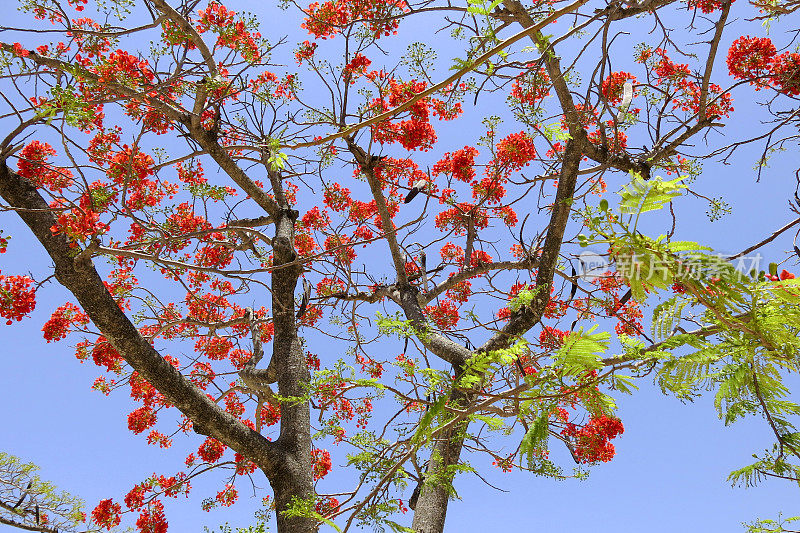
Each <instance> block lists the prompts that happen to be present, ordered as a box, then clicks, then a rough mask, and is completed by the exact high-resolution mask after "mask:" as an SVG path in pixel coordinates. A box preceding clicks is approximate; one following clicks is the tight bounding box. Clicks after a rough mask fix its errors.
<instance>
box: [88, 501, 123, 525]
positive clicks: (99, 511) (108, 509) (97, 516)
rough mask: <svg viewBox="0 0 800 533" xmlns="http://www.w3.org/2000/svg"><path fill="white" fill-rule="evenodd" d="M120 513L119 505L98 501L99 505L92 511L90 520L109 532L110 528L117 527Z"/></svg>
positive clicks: (112, 502)
mask: <svg viewBox="0 0 800 533" xmlns="http://www.w3.org/2000/svg"><path fill="white" fill-rule="evenodd" d="M121 511H122V507H121V506H120V504H118V503H114V501H113V500H111V499H108V500H100V503H98V504H97V507H95V508H94V511H92V520H93V521H94V523H95V524H97V525H98V526H100V527H104V528H106V529H108V530H111V528H112V527H115V526H118V525H119V523H120V516H119V514H120V512H121Z"/></svg>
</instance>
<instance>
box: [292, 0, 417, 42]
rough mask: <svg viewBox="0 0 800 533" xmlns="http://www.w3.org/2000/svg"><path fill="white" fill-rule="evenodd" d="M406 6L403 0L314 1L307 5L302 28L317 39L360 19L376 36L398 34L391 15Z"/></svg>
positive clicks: (335, 32)
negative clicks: (306, 14) (321, 2)
mask: <svg viewBox="0 0 800 533" xmlns="http://www.w3.org/2000/svg"><path fill="white" fill-rule="evenodd" d="M406 9H407V7H406V3H405V2H403V1H402V0H389V1H384V0H328V1H327V2H325V3H323V4H322V5H320V4H319V2H314V3H313V4H311V5H310V6H308V10H307V12H308V17H306V19H305V21H304V22H303V24H302V25H301V27H302V28H304V29H307V30H308V33H310V34H312V35H313V36H314V38H316V39H327V38H328V37H335V36H336V34H337V33H339V32H341V31H343V30H344V29H345V27H347V26H348V25H350V24H351V23H355V22H361V23H362V24H363V25H364V26H366V27H367V28H369V30H370V31H371V32H372V34H373V36H374V37H375V38H376V39H377V38H380V37H381V35H391V34H393V33H397V27H398V20H397V19H396V18H394V15H396V14H397V13H399V12H403V11H405V10H406Z"/></svg>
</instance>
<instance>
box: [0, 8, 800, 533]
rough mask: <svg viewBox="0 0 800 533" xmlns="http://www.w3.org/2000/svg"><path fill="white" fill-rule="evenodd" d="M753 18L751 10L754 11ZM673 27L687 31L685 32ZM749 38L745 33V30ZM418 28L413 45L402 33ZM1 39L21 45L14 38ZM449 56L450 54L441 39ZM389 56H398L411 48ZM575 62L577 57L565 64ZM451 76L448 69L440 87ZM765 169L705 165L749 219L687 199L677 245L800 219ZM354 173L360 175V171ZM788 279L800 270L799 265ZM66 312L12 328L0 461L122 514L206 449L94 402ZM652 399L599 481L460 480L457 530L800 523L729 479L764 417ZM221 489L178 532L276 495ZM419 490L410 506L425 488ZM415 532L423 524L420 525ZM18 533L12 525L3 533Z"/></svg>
mask: <svg viewBox="0 0 800 533" xmlns="http://www.w3.org/2000/svg"><path fill="white" fill-rule="evenodd" d="M741 4H742V6H743V5H744V2H743V1H742V2H741ZM228 5H229V7H231V8H233V9H240V8H242V7H243V6H246V8H247V9H250V10H253V11H256V8H255V7H254V6H253V5H251V4H250V3H249V2H247V3H245V2H230V3H229V4H228ZM256 12H257V11H256ZM671 13H672V15H671V16H672V17H677V16H683V17H685V16H686V12H685V11H681V12H680V13H677V12H675V11H673V12H671ZM735 14H737V15H738V17H739V20H738V21H737V22H736V23H735V24H734V25H733V27H732V29H731V30H730V31H729V32H728V33H727V37H726V38H725V39H724V40H723V46H722V47H721V50H723V52H721V53H720V56H719V58H718V66H717V73H718V78H719V79H720V80H721V81H723V82H724V81H727V77H726V76H725V75H724V72H725V67H724V58H725V54H724V51H725V50H727V47H728V45H729V44H730V42H731V41H732V40H733V39H734V38H735V37H737V36H738V35H740V34H742V33H745V32H748V33H750V34H754V35H755V34H758V35H761V34H762V33H758V32H759V31H761V32H763V30H761V29H759V26H758V24H757V23H745V21H744V20H743V19H744V18H745V16H746V15H747V14H748V13H746V10H743V13H741V14H739V13H736V12H735ZM274 17H281V21H282V24H280V28H279V29H280V30H281V31H287V29H291V31H292V33H290V38H289V43H290V46H286V47H284V48H283V49H282V51H280V52H279V54H284V57H285V60H284V61H283V62H284V63H287V64H290V65H291V64H292V63H293V57H292V56H290V55H289V52H290V49H291V48H292V46H293V44H294V43H295V42H297V41H302V40H305V39H306V38H308V36H306V35H304V32H303V31H302V30H299V29H297V30H296V31H295V30H294V29H293V28H299V24H298V19H297V17H294V16H291V15H288V14H286V13H283V12H277V11H274V10H272V11H270V12H269V13H265V14H263V16H262V21H268V20H270V19H271V18H274ZM792 20H793V19H789V22H792ZM668 21H671V22H672V23H673V24H675V23H676V21H677V18H673V19H668ZM795 25H796V24H795ZM739 28H742V30H741V31H738V29H739ZM403 29H405V30H406V31H409V28H403V27H402V26H401V30H403ZM647 29H649V26H648V28H647ZM262 31H263V32H264V34H265V35H266V36H268V37H271V38H272V37H277V36H278V35H276V34H273V33H272V32H273V29H272V27H271V25H270V24H268V23H266V22H265V23H264V25H263V27H262ZM629 31H631V33H632V35H631V36H630V37H629V40H630V42H631V47H632V45H633V44H634V43H635V42H639V41H645V40H647V36H646V35H645V34H644V33H643V32H644V31H645V30H644V29H642V28H641V27H640V26H639V25H638V23H637V24H634V25H632V26H631V27H630V28H629ZM773 36H774V37H775V38H776V39H781V38H783V36H782V34H781V33H780V28H777V27H776V28H773ZM429 37H430V28H425V27H421V26H415V27H414V29H413V30H411V31H410V33H409V34H407V35H406V38H408V39H412V40H413V39H420V40H428V42H430V40H429ZM0 38H2V39H3V40H10V39H9V38H8V37H6V36H5V35H0ZM13 40H17V39H16V38H15V39H13ZM13 40H12V42H13ZM695 40H699V39H695ZM438 42H439V41H437V44H438ZM441 42H442V43H447V42H449V41H445V40H444V39H442V40H441ZM336 44H337V43H336V41H335V40H334V41H332V42H328V43H325V42H323V43H322V44H321V46H331V47H335V46H336ZM339 44H341V43H339ZM381 44H384V43H383V42H382V43H381ZM387 46H389V48H387V49H388V50H389V52H390V55H391V54H394V53H395V52H397V51H398V50H400V49H401V48H400V47H397V49H395V48H394V47H393V46H394V45H389V44H387ZM569 52H570V50H569V48H567V49H565V51H564V52H562V54H565V55H566V54H568V53H569ZM456 55H458V52H457V51H456V50H452V53H450V51H448V50H446V49H445V50H442V51H441V52H440V59H443V60H445V61H447V60H448V59H449V58H450V57H455V56H456ZM630 55H632V52H631V54H630ZM275 59H276V60H278V59H279V57H276V58H275ZM618 61H619V64H618V65H617V66H616V68H621V67H622V66H623V65H627V66H630V59H629V58H628V59H625V58H622V57H620V58H619V59H618ZM377 63H378V62H377V61H376V63H375V64H377ZM375 64H374V65H373V66H375ZM445 70H446V69H445ZM443 74H444V71H443V70H440V71H439V76H442V75H443ZM439 76H437V77H439ZM753 94H754V93H753V92H752V91H750V89H749V88H746V87H745V88H743V89H742V90H739V91H738V92H734V106H735V108H736V111H735V112H734V113H733V115H732V118H731V120H730V122H729V124H728V126H726V128H724V130H723V132H724V134H727V135H730V136H740V135H741V134H742V133H743V131H750V130H755V128H754V124H755V123H756V122H757V121H758V120H759V119H760V117H761V116H763V114H762V110H761V109H760V108H759V107H758V105H756V104H755V103H754V102H753V101H752V100H751V98H752V97H753ZM495 112H499V111H495ZM470 113H472V114H473V116H472V118H471V119H470V120H471V121H472V122H471V123H472V124H473V126H474V127H475V128H479V126H478V122H477V119H478V118H479V115H481V114H485V113H486V111H485V108H479V109H477V110H474V112H473V110H471V109H468V113H467V115H470ZM468 124H469V122H468ZM507 126H508V128H510V131H518V129H519V128H517V129H516V130H515V129H514V127H515V125H513V124H511V123H510V121H509V124H508V125H507ZM439 131H440V138H442V139H443V143H442V144H443V145H445V144H446V146H443V147H442V149H441V151H445V150H452V149H454V148H459V147H461V146H463V145H464V144H467V143H474V140H475V137H477V135H472V133H470V134H469V135H468V136H465V135H464V132H465V131H468V130H466V129H465V128H464V126H463V123H456V124H453V125H447V126H443V127H442V128H440V129H439ZM475 131H480V130H477V129H476V130H475ZM728 132H730V133H728ZM462 137H463V139H462ZM631 138H632V140H631V144H632V145H636V146H639V145H641V144H643V143H647V144H649V142H648V140H647V139H641V140H639V139H638V138H636V137H635V136H633V135H632V136H631ZM721 140H724V139H722V138H721V137H720V136H717V135H712V136H711V137H710V142H711V143H712V145H714V144H716V143H719V142H721ZM159 141H161V139H159ZM793 149H794V148H793ZM437 153H438V148H437V151H434V152H433V153H430V154H426V155H424V156H423V157H422V158H421V161H422V162H423V164H425V163H426V162H427V161H428V160H429V161H433V160H435V159H436V156H437ZM759 155H760V146H749V147H745V149H743V150H742V151H740V152H738V153H737V154H736V155H735V157H733V158H732V160H731V164H729V165H727V166H722V165H720V164H718V163H716V162H709V163H707V164H706V166H705V169H704V172H703V174H702V175H701V177H700V178H699V179H698V180H697V182H696V184H695V186H694V187H696V189H697V190H698V191H699V192H701V193H703V194H705V195H707V196H714V197H716V196H724V198H725V200H726V201H727V202H728V203H729V204H731V205H732V206H733V208H734V211H733V213H732V214H731V215H728V216H726V217H725V218H723V219H722V220H720V221H716V222H709V220H708V218H707V217H706V216H705V213H704V211H705V209H706V206H705V205H704V204H703V202H702V201H700V200H695V199H682V200H681V201H680V202H678V204H677V205H676V214H677V215H678V221H679V222H678V227H677V232H676V239H686V240H695V241H699V242H702V243H704V244H708V245H711V246H713V247H714V248H715V249H716V250H718V251H720V252H722V253H733V252H738V251H739V250H741V249H744V248H746V247H747V246H748V245H750V244H752V243H754V242H757V241H758V240H760V239H762V238H764V237H766V236H767V235H769V234H770V233H771V232H772V231H774V230H775V229H777V228H778V227H780V226H782V225H783V224H785V223H786V222H788V221H790V220H791V219H792V218H793V217H792V214H791V213H790V212H789V211H788V209H787V207H786V200H787V199H788V198H790V197H791V194H792V192H793V191H794V176H793V175H794V170H795V168H796V167H797V163H798V158H797V156H796V152H793V153H792V152H789V153H788V154H784V155H783V156H782V158H780V157H779V158H776V159H775V162H774V164H773V165H772V166H771V168H769V169H768V170H767V171H766V172H765V173H764V175H763V177H762V179H761V181H760V183H756V174H755V172H754V171H753V164H754V162H755V160H756V158H757V157H758V156H759ZM343 175H347V176H349V170H348V171H347V173H346V174H343ZM624 179H625V176H623V175H619V174H618V175H614V176H613V177H611V176H609V178H607V181H608V182H609V191H615V190H617V189H618V188H619V186H620V185H622V184H623V181H622V180H624ZM0 227H1V228H2V229H3V230H4V234H7V235H12V236H13V239H12V241H11V244H10V246H9V253H7V254H4V255H2V256H0V270H2V271H3V273H8V274H15V273H22V272H26V271H32V272H34V273H38V274H41V273H43V272H47V270H48V268H49V264H50V262H49V259H48V258H47V257H46V256H45V254H44V253H43V252H42V251H41V249H40V248H39V247H38V246H37V243H35V242H33V240H32V238H31V236H30V234H29V232H28V230H27V229H26V228H24V227H22V225H21V223H20V221H19V220H18V219H17V218H16V217H15V216H14V215H12V214H9V213H2V214H0ZM659 229H660V228H659ZM789 249H791V243H790V242H789V241H788V240H787V239H786V238H783V239H779V240H778V241H776V242H775V243H773V245H771V246H769V247H765V248H764V249H763V250H762V253H763V254H764V255H765V256H767V257H769V260H782V259H783V258H784V257H785V256H784V255H783V253H784V252H785V251H786V250H789ZM785 268H787V269H789V270H792V269H793V263H789V264H788V265H786V266H785ZM67 300H68V295H67V294H66V291H64V290H63V289H61V288H59V287H58V286H56V285H55V284H54V283H50V284H49V285H48V286H47V288H46V290H45V291H42V293H40V299H39V302H38V305H37V309H36V312H35V313H34V314H33V316H32V317H31V318H29V319H27V320H25V321H24V322H22V323H20V324H15V325H13V326H5V325H4V324H0V342H1V343H2V344H3V347H4V350H3V359H4V365H3V372H2V373H0V390H2V391H4V396H5V398H6V400H5V405H6V408H5V413H4V424H3V425H2V427H1V428H0V449H2V450H3V451H6V452H9V453H12V454H14V455H17V456H19V457H21V458H22V459H24V460H26V461H33V462H35V463H37V464H39V465H40V466H41V467H42V471H41V473H40V474H41V476H42V477H43V478H44V479H48V480H51V481H53V482H54V483H55V484H56V485H57V486H58V487H59V488H62V489H64V490H68V491H70V492H72V493H73V494H76V495H79V496H81V497H83V498H84V499H85V500H86V501H87V503H88V506H89V509H91V508H92V507H93V506H94V504H95V503H96V502H97V501H98V500H99V499H101V498H107V497H114V498H115V499H116V500H117V501H119V500H120V499H121V498H122V496H124V494H125V493H126V492H127V491H128V490H129V489H130V488H131V487H132V486H133V485H134V484H135V483H137V482H139V481H141V480H142V479H144V478H145V477H147V476H149V475H150V474H152V473H153V472H157V473H159V474H161V473H164V474H168V473H172V472H175V471H178V470H179V469H180V466H182V462H183V459H184V457H185V450H188V449H190V448H196V446H197V445H199V444H200V442H201V441H202V439H201V438H200V437H199V436H191V437H190V439H193V440H189V441H188V443H186V444H182V443H180V442H176V445H175V446H174V447H173V449H171V450H167V451H163V450H160V449H156V448H153V447H150V446H147V445H146V443H145V442H144V439H142V438H141V436H139V437H136V436H134V435H132V434H131V433H130V431H129V430H128V429H127V424H126V417H125V415H126V414H127V412H128V411H130V409H131V408H133V407H134V404H133V402H132V401H131V400H130V399H129V398H128V396H127V394H126V393H125V392H123V391H120V393H118V394H112V395H111V396H110V397H107V398H106V397H103V396H101V395H100V394H99V393H97V392H94V391H92V390H90V386H91V384H92V382H93V380H94V378H95V377H97V375H98V371H97V368H96V367H94V366H93V365H91V364H84V365H81V364H79V363H78V362H77V361H76V360H75V358H74V355H73V353H74V352H73V350H72V349H71V347H70V343H69V341H62V342H60V343H50V344H47V343H46V342H45V341H44V340H43V339H42V336H41V332H40V331H39V330H40V328H41V325H42V324H43V323H44V321H45V320H47V318H48V317H49V314H50V312H52V310H53V309H54V308H55V307H56V306H57V305H60V304H61V303H63V302H64V301H67ZM793 384H794V385H796V384H797V383H796V382H795V383H793ZM639 385H640V386H641V390H640V391H638V392H637V393H636V394H634V395H633V396H625V397H620V398H619V404H620V409H619V412H618V414H619V416H620V417H621V418H622V420H623V421H624V423H625V434H624V435H623V436H622V437H621V438H619V439H617V440H616V441H615V446H616V449H617V456H616V457H615V459H614V460H613V461H612V462H611V463H608V464H602V465H600V466H597V467H595V468H593V469H592V474H591V476H590V477H589V479H588V480H586V481H576V480H569V481H564V482H556V481H553V480H549V479H542V478H535V477H532V476H530V475H526V474H524V473H518V472H514V473H511V474H505V473H502V472H501V471H499V470H497V469H494V468H492V467H489V468H488V469H487V468H482V469H481V472H482V474H483V475H485V477H486V479H487V480H488V481H489V482H490V483H492V484H493V485H497V486H500V487H501V488H502V489H504V490H507V491H508V492H499V491H497V490H495V489H492V488H490V487H488V486H486V485H485V484H484V483H483V482H482V481H480V480H479V479H477V478H476V477H474V476H464V477H462V478H460V479H459V480H458V481H457V483H456V489H457V491H458V493H459V495H460V497H461V499H460V500H457V501H455V502H452V503H451V506H450V511H449V515H448V525H447V531H448V532H453V533H455V532H460V531H483V530H485V529H491V528H497V527H498V526H501V527H504V528H521V527H524V528H529V529H531V530H536V531H558V532H565V533H572V532H583V531H587V530H592V531H597V532H606V531H608V532H611V531H614V532H633V531H640V530H642V529H646V530H648V531H650V532H662V531H663V532H667V531H669V532H672V531H675V530H676V529H677V530H697V531H704V532H709V533H716V532H720V533H721V532H729V531H737V530H740V523H741V522H743V521H747V520H752V519H754V518H755V517H775V516H776V515H777V514H778V513H779V512H780V511H783V512H785V513H786V514H787V515H789V516H792V515H794V514H800V513H797V512H796V502H797V488H796V487H793V486H792V485H791V484H789V483H785V482H774V481H767V482H765V483H763V484H762V485H760V486H759V487H757V488H754V489H747V490H744V489H740V488H731V487H730V486H729V484H728V483H727V482H726V481H725V478H726V476H727V473H728V472H729V471H730V470H732V469H734V468H736V467H738V466H741V465H743V464H745V463H747V462H748V460H749V459H750V454H751V453H753V452H759V451H761V450H762V449H763V448H765V447H767V446H768V445H770V444H771V442H772V441H771V440H770V434H769V430H768V427H767V425H766V423H765V422H764V421H763V420H758V419H750V420H746V421H744V422H740V423H737V424H736V425H734V426H732V427H728V428H725V427H723V425H722V422H721V421H719V420H718V419H717V417H716V414H715V412H714V408H713V404H712V400H711V398H710V397H709V396H705V397H702V398H700V399H698V400H697V401H695V402H694V403H693V404H688V405H685V404H682V403H680V402H679V401H677V400H675V399H674V398H669V397H666V396H664V395H662V394H661V392H660V391H659V390H658V389H657V387H655V386H653V384H652V379H650V378H645V379H643V380H640V381H639ZM555 453H556V456H559V454H561V455H560V458H561V459H562V460H563V464H565V465H567V467H569V458H568V455H567V454H566V452H564V451H563V450H561V451H558V452H555ZM477 464H483V463H477V462H476V465H477ZM336 476H337V474H336V472H335V471H334V473H333V474H331V478H330V479H328V480H326V482H327V485H326V486H328V487H331V486H335V484H336V480H337V478H336ZM211 478H214V479H207V480H205V481H200V482H195V483H194V485H195V490H194V491H193V492H194V495H193V496H192V498H190V499H189V500H185V499H183V498H182V497H181V498H180V499H179V500H177V501H173V500H170V501H168V502H166V503H167V516H168V519H169V520H170V523H171V526H172V527H171V530H172V531H199V530H201V529H202V526H215V525H217V524H219V523H223V522H226V521H228V522H230V523H231V524H232V525H246V524H249V523H251V522H252V520H251V518H252V515H251V512H252V510H253V509H254V508H257V507H258V505H259V502H260V498H261V496H262V495H263V494H264V491H260V494H259V496H258V497H257V498H254V499H248V496H249V491H248V489H247V486H246V484H241V485H240V486H239V491H240V495H241V497H242V501H240V503H239V504H237V505H235V506H234V507H232V508H230V509H222V510H215V511H212V512H210V513H205V512H203V511H201V510H200V508H199V504H200V500H201V499H202V497H205V496H212V497H213V495H214V494H215V493H216V491H217V490H218V488H219V485H218V483H219V479H220V478H215V477H214V476H211ZM255 481H256V483H257V484H258V485H259V486H260V487H262V488H264V487H267V486H268V484H267V482H266V480H265V479H264V478H261V477H260V476H258V475H256V478H255ZM408 492H409V494H410V490H409V491H408ZM406 522H407V523H410V515H408V516H407V518H406ZM11 530H12V529H11V528H8V527H4V526H0V531H11Z"/></svg>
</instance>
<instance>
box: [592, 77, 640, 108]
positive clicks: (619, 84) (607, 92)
mask: <svg viewBox="0 0 800 533" xmlns="http://www.w3.org/2000/svg"><path fill="white" fill-rule="evenodd" d="M626 81H630V82H631V83H633V84H635V83H636V76H634V75H633V74H631V73H630V72H612V73H611V74H609V75H608V77H607V78H606V79H605V80H603V85H602V86H601V89H600V90H601V91H602V93H603V96H605V98H606V100H608V103H610V104H611V105H617V104H619V103H620V102H621V101H622V94H623V87H624V85H625V82H626Z"/></svg>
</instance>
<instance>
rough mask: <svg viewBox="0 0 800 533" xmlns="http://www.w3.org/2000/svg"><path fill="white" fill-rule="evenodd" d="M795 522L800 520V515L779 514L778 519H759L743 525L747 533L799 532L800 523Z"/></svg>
mask: <svg viewBox="0 0 800 533" xmlns="http://www.w3.org/2000/svg"><path fill="white" fill-rule="evenodd" d="M793 522H800V516H792V517H789V518H782V517H781V516H780V515H778V519H777V520H770V519H759V520H756V521H754V522H752V523H750V524H743V525H744V526H745V527H746V528H747V533H797V531H798V527H800V524H798V525H794V524H793ZM787 526H788V527H787Z"/></svg>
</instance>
